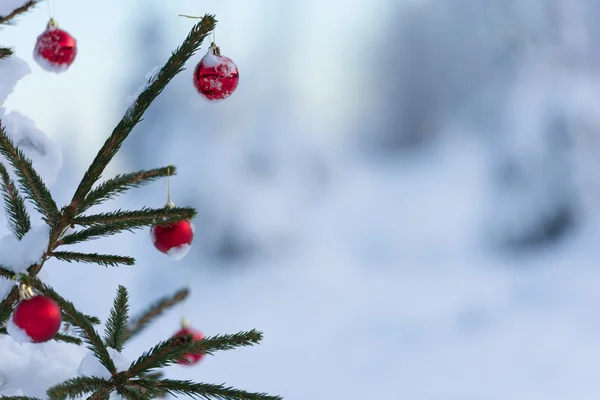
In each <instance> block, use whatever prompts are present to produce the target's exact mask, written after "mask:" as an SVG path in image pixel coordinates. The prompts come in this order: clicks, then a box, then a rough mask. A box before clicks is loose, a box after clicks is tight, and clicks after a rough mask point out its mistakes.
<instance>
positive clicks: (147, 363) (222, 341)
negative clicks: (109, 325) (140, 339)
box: [127, 330, 262, 377]
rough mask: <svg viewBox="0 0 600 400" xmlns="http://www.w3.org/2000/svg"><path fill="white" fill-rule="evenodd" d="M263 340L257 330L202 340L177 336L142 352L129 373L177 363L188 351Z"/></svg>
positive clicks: (227, 348) (204, 351)
mask: <svg viewBox="0 0 600 400" xmlns="http://www.w3.org/2000/svg"><path fill="white" fill-rule="evenodd" d="M261 340H262V333H261V332H258V331H256V330H251V331H249V332H239V333H236V334H233V335H215V336H211V337H207V338H204V339H201V340H194V339H193V336H192V335H186V336H175V337H172V338H169V339H167V340H165V341H164V342H161V343H159V344H158V345H156V346H154V347H153V348H152V349H150V350H149V351H147V352H145V353H144V354H142V355H141V356H140V357H139V358H138V359H137V360H135V361H134V362H133V363H132V364H131V367H130V368H129V371H128V372H127V375H128V376H130V377H133V376H139V375H140V374H144V373H147V372H149V371H151V370H154V369H156V368H162V367H166V366H168V365H171V364H176V363H178V361H179V360H181V358H182V356H183V355H184V354H186V353H204V354H213V353H214V352H216V351H222V350H231V349H234V348H236V347H245V346H253V345H255V344H258V343H259V342H260V341H261Z"/></svg>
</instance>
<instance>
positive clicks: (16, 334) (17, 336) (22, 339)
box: [6, 316, 33, 343]
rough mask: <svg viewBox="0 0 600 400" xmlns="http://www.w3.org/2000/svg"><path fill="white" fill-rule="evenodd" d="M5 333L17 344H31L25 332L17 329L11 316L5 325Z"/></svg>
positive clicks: (30, 339) (31, 340)
mask: <svg viewBox="0 0 600 400" xmlns="http://www.w3.org/2000/svg"><path fill="white" fill-rule="evenodd" d="M6 331H7V332H8V334H9V335H10V337H12V338H13V340H14V341H15V342H17V343H31V342H33V339H32V338H31V337H30V336H29V335H28V334H27V332H25V330H24V329H21V328H19V327H18V326H17V325H16V324H15V322H14V321H13V319H12V316H11V317H10V318H9V319H8V323H7V324H6Z"/></svg>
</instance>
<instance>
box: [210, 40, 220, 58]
mask: <svg viewBox="0 0 600 400" xmlns="http://www.w3.org/2000/svg"><path fill="white" fill-rule="evenodd" d="M210 50H211V52H212V54H213V55H215V56H220V55H221V48H220V47H219V46H217V44H216V43H215V42H211V44H210Z"/></svg>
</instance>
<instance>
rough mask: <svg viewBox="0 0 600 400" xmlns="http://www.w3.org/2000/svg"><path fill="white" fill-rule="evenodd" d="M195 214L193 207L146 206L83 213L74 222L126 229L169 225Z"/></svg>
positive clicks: (190, 217)
mask: <svg viewBox="0 0 600 400" xmlns="http://www.w3.org/2000/svg"><path fill="white" fill-rule="evenodd" d="M195 216H196V210H195V209H193V208H192V207H173V208H165V207H162V208H149V207H144V208H142V209H141V210H136V211H123V210H116V211H112V212H108V213H102V214H92V215H81V216H79V217H75V218H74V219H73V224H75V225H80V226H97V225H101V226H106V225H114V226H117V225H121V226H122V227H123V229H124V230H125V229H138V228H143V227H146V226H153V225H156V224H157V223H160V224H161V225H167V224H170V223H174V222H178V221H181V220H190V219H192V218H194V217H195Z"/></svg>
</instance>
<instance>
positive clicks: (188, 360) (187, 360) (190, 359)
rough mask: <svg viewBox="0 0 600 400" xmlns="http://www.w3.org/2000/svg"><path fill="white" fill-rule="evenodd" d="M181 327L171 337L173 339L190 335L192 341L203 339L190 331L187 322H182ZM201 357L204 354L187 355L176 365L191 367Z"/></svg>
mask: <svg viewBox="0 0 600 400" xmlns="http://www.w3.org/2000/svg"><path fill="white" fill-rule="evenodd" d="M181 325H182V328H181V330H180V331H178V332H177V333H175V335H173V336H174V337H175V336H186V335H192V336H193V338H194V341H198V340H202V339H204V335H203V334H202V333H201V332H199V331H197V330H195V329H192V328H191V327H190V325H189V322H188V321H187V320H184V322H183V323H182V324H181ZM203 357H204V353H187V354H185V355H184V356H183V359H181V360H179V361H178V363H179V364H181V365H192V364H196V363H198V362H199V361H200V360H202V358H203Z"/></svg>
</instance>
